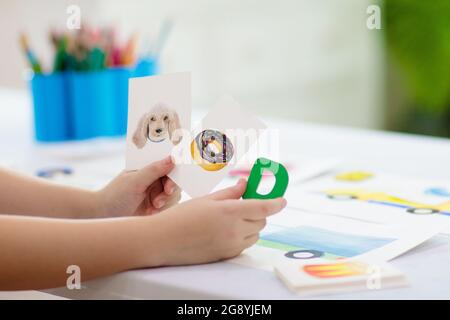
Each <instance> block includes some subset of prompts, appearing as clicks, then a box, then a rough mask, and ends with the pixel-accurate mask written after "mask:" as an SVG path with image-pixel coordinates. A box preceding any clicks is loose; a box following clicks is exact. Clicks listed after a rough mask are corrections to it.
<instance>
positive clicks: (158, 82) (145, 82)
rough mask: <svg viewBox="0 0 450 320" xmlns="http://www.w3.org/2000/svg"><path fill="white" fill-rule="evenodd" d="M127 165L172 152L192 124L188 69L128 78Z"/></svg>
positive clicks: (130, 167)
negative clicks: (172, 72) (181, 71)
mask: <svg viewBox="0 0 450 320" xmlns="http://www.w3.org/2000/svg"><path fill="white" fill-rule="evenodd" d="M128 92H129V96H128V130H127V151H126V169H127V170H136V169H140V168H142V167H144V166H145V165H147V164H149V163H151V162H154V161H157V160H161V159H163V158H164V157H166V156H168V155H170V153H171V151H172V148H173V147H174V146H176V145H178V144H179V143H180V142H181V141H182V140H183V138H184V137H183V132H189V131H190V128H191V75H190V73H188V72H183V73H174V74H167V75H158V76H150V77H140V78H132V79H130V82H129V91H128Z"/></svg>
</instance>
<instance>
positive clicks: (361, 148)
mask: <svg viewBox="0 0 450 320" xmlns="http://www.w3.org/2000/svg"><path fill="white" fill-rule="evenodd" d="M350 116H351V115H350ZM265 120H266V122H267V123H268V124H269V126H270V127H271V128H279V129H280V140H281V145H280V153H281V155H282V157H283V156H284V155H286V156H288V157H290V158H292V157H293V156H295V155H299V156H300V155H305V154H306V155H308V156H312V157H319V158H329V157H333V158H336V157H338V158H340V159H342V160H343V161H344V162H345V163H346V164H348V165H352V166H353V167H355V168H361V169H368V170H374V171H387V172H391V173H396V174H399V175H407V176H415V177H420V178H429V179H434V178H436V179H439V180H442V179H450V165H449V164H450V140H447V139H438V138H428V137H422V136H414V135H404V134H396V133H385V132H377V131H368V130H362V129H351V128H339V127H332V126H323V125H313V124H306V123H300V122H289V121H282V120H275V119H265ZM30 121H31V116H30V106H29V99H28V98H27V95H26V94H24V93H23V92H18V91H8V90H0V146H1V148H2V159H1V161H2V162H3V163H6V164H8V163H9V164H13V166H18V167H21V166H22V167H23V166H24V165H29V166H30V168H31V167H33V166H38V165H39V164H41V165H42V164H46V163H62V162H70V163H74V162H75V163H76V162H85V163H86V162H89V161H93V162H95V161H96V160H97V159H95V157H96V156H98V154H99V149H100V150H101V152H100V153H106V154H109V156H110V157H111V158H114V159H116V160H115V162H114V164H113V165H112V166H113V167H114V166H117V170H119V169H120V168H119V167H120V165H121V161H120V160H117V159H122V158H121V157H122V152H123V140H100V141H93V142H85V143H81V144H77V143H75V144H69V145H67V144H66V145H60V146H56V147H54V146H52V147H47V146H40V145H37V144H35V143H33V142H32V138H31V135H32V133H31V125H30V123H31V122H30ZM67 150H77V153H76V154H78V156H77V157H76V158H77V159H74V158H73V156H72V158H71V157H66V158H64V155H66V154H68V152H67ZM80 150H81V151H80ZM94 150H96V151H94ZM105 150H106V151H107V152H105ZM91 151H92V153H95V152H96V154H95V155H90V152H91ZM108 152H109V153H108ZM105 175H107V173H105ZM111 177H112V175H111ZM392 263H393V264H394V265H395V266H397V267H398V268H399V269H400V270H402V271H404V272H405V273H406V275H407V277H408V279H409V281H410V284H411V285H410V286H409V287H407V288H398V289H390V290H380V291H370V292H357V293H349V294H340V295H329V296H322V297H321V298H325V299H326V298H336V299H347V298H358V299H409V298H410V299H417V298H425V299H428V298H430V299H431V298H433V299H449V298H450V289H449V288H450V276H449V275H448V270H449V269H450V238H449V237H448V236H444V235H438V236H436V237H434V238H433V239H431V240H429V241H427V242H426V243H424V244H422V245H420V246H419V247H417V248H415V249H414V250H412V251H410V252H408V253H406V254H404V255H403V256H400V257H398V258H397V259H395V260H394V261H393V262H392ZM83 285H84V289H82V290H72V291H69V290H66V289H53V290H48V291H47V292H49V293H52V294H56V295H60V296H64V297H68V298H148V299H165V298H176V299H204V298H233V299H296V298H297V297H296V296H295V295H293V294H291V293H290V292H289V291H288V290H287V289H286V288H285V287H284V285H283V284H282V283H281V282H280V281H279V280H278V279H277V278H276V277H275V275H274V274H273V273H270V272H267V271H262V270H256V269H252V268H247V267H243V266H239V265H236V264H231V263H228V262H221V263H214V264H208V265H198V266H188V267H170V268H157V269H147V270H136V271H130V272H124V273H121V274H117V275H114V276H111V277H107V278H103V279H99V280H94V281H89V282H85V283H84V284H83Z"/></svg>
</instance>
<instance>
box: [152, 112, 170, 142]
mask: <svg viewBox="0 0 450 320" xmlns="http://www.w3.org/2000/svg"><path fill="white" fill-rule="evenodd" d="M147 117H148V121H147V122H148V128H147V138H148V139H149V140H150V141H152V142H161V141H164V140H165V139H166V138H167V137H168V136H169V122H170V115H169V112H154V111H153V112H150V113H149V114H148V115H147Z"/></svg>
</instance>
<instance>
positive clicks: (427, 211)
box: [406, 208, 439, 215]
mask: <svg viewBox="0 0 450 320" xmlns="http://www.w3.org/2000/svg"><path fill="white" fill-rule="evenodd" d="M406 211H407V212H409V213H412V214H420V215H426V214H435V213H439V210H436V209H432V208H409V209H407V210H406Z"/></svg>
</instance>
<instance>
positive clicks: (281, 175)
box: [242, 158, 289, 199]
mask: <svg viewBox="0 0 450 320" xmlns="http://www.w3.org/2000/svg"><path fill="white" fill-rule="evenodd" d="M265 170H268V171H271V172H272V173H273V175H274V177H275V184H274V186H273V189H272V191H270V192H269V193H268V194H259V193H258V192H257V190H258V186H259V183H260V182H261V178H262V177H263V173H264V171H265ZM288 183H289V175H288V172H287V170H286V168H285V167H284V166H283V165H282V164H281V163H278V162H275V161H272V160H269V159H266V158H258V159H257V160H256V162H255V164H254V165H253V168H252V170H251V171H250V176H249V177H248V181H247V189H246V190H245V192H244V195H243V196H242V198H243V199H274V198H279V197H282V196H283V195H284V193H285V191H286V188H287V186H288Z"/></svg>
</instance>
